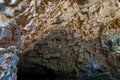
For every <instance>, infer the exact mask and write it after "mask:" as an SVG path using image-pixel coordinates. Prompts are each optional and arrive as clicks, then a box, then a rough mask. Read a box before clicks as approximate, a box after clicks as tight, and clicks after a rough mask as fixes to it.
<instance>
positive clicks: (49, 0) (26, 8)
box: [0, 0, 120, 80]
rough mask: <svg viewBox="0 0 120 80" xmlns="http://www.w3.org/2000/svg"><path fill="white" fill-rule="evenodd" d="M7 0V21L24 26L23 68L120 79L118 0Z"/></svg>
mask: <svg viewBox="0 0 120 80" xmlns="http://www.w3.org/2000/svg"><path fill="white" fill-rule="evenodd" d="M16 1H17V0H16ZM12 3H14V1H13V2H11V4H12ZM1 4H2V6H0V11H2V12H3V13H4V14H5V15H3V13H1V15H2V17H1V20H2V21H6V22H8V23H10V22H14V23H16V24H17V25H18V26H19V28H20V29H21V31H22V38H21V40H22V41H21V45H20V47H19V49H20V50H21V51H20V52H22V55H21V54H20V52H18V56H20V55H21V56H20V61H19V64H18V71H19V72H20V73H26V74H28V73H29V74H35V75H37V74H41V75H42V74H47V72H48V74H54V73H56V74H66V75H76V78H77V79H78V80H79V79H85V78H86V79H85V80H90V79H92V80H94V79H97V80H105V79H106V80H117V79H120V78H119V76H118V75H119V74H120V64H119V60H120V59H119V58H120V54H119V53H120V51H119V50H120V49H119V47H120V43H119V40H120V38H119V32H120V28H119V26H120V13H119V12H120V9H119V8H120V2H119V1H118V0H113V1H112V0H62V1H61V0H58V1H56V0H22V1H19V0H18V2H15V4H14V6H13V5H11V4H9V2H2V3H1ZM4 5H5V6H4ZM3 8H6V9H5V10H7V11H9V10H10V12H11V14H8V12H7V11H5V10H3ZM4 18H6V20H5V19H4Z"/></svg>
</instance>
